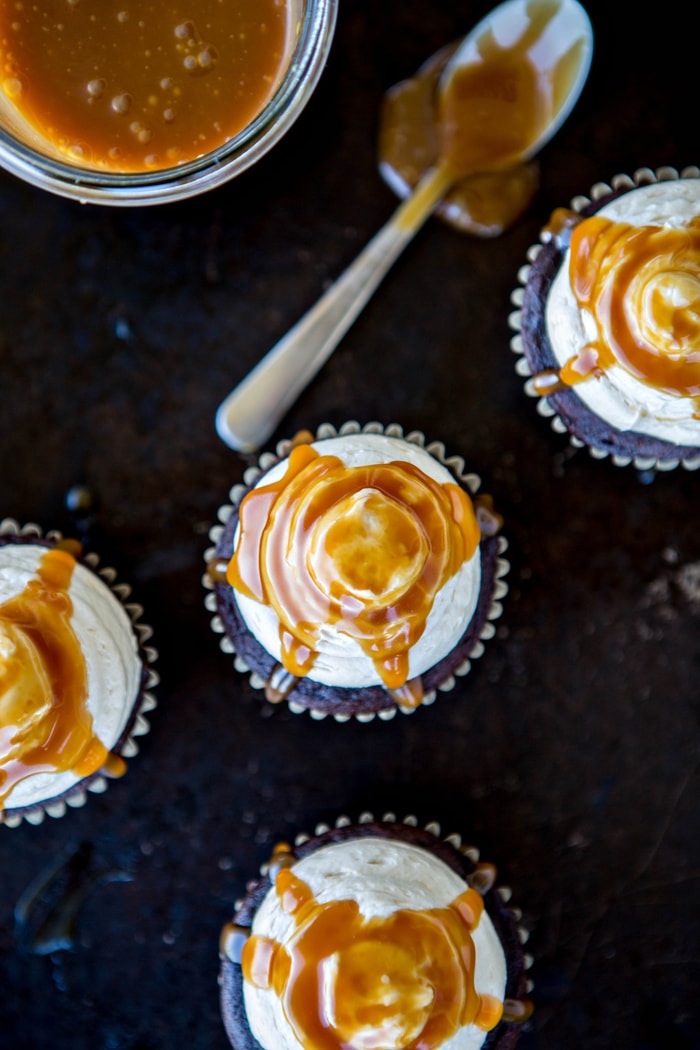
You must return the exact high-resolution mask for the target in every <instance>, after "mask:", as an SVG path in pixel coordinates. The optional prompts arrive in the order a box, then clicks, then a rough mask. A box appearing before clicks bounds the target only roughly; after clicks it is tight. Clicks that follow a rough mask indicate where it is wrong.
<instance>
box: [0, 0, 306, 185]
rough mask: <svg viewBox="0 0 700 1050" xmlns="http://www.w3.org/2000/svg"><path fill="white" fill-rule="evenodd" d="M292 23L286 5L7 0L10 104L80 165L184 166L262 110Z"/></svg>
mask: <svg viewBox="0 0 700 1050" xmlns="http://www.w3.org/2000/svg"><path fill="white" fill-rule="evenodd" d="M290 21H291V20H290V13H289V10H288V5H287V3H286V2H285V0H236V2H235V3H228V2H226V3H224V2H222V0H197V3H196V4H192V3H191V2H188V0H138V2H135V0H34V2H32V3H28V2H23V0H6V2H3V3H2V5H0V99H1V100H2V101H3V103H4V106H5V108H9V109H10V110H12V109H14V110H16V111H17V112H19V113H20V114H21V115H22V117H23V118H24V119H25V120H26V121H27V122H28V123H29V125H30V126H31V127H32V128H33V129H35V131H36V132H37V133H38V134H39V135H41V136H42V137H43V139H45V140H46V141H47V142H48V143H49V144H50V145H51V146H52V147H53V149H54V150H55V152H56V154H57V155H61V154H64V155H66V156H67V157H68V158H69V159H70V160H71V161H72V162H74V163H76V164H79V165H85V166H87V167H92V168H98V169H104V170H107V171H114V172H139V171H149V170H160V169H163V168H169V167H174V166H175V165H177V164H181V163H183V162H184V161H189V160H193V159H194V158H195V157H197V156H200V155H201V154H203V153H207V152H209V151H210V150H213V149H215V148H216V147H218V146H221V145H222V144H223V143H224V142H226V141H227V140H228V139H230V138H232V137H233V136H234V135H236V134H237V133H238V132H239V131H240V130H241V129H242V128H244V127H245V126H246V125H247V124H249V123H250V122H251V121H252V120H253V119H254V118H255V117H256V116H257V115H258V114H259V113H260V111H261V110H262V109H263V107H264V106H265V104H266V103H267V102H268V100H269V99H270V97H271V96H272V94H273V92H274V89H275V87H276V86H277V83H278V81H279V78H280V74H281V70H282V68H283V64H284V59H285V54H286V52H287V48H288V45H289V35H290V32H291V25H290Z"/></svg>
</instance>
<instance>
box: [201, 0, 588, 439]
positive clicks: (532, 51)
mask: <svg viewBox="0 0 700 1050" xmlns="http://www.w3.org/2000/svg"><path fill="white" fill-rule="evenodd" d="M592 51H593V30H592V28H591V24H590V21H589V19H588V15H587V14H586V12H585V11H584V9H583V8H582V7H581V5H580V4H579V3H578V2H577V0H506V3H503V4H501V5H499V6H498V7H496V8H494V10H493V11H491V12H490V13H489V14H488V15H487V16H486V17H485V18H484V19H482V21H481V22H479V23H478V25H477V26H476V27H475V29H473V30H472V31H471V32H470V33H469V34H468V35H467V36H466V37H465V38H464V40H463V41H462V42H461V44H460V45H459V46H458V47H457V49H456V50H455V52H454V53H453V55H452V56H451V58H450V59H449V61H448V62H447V64H446V66H445V68H444V70H443V72H442V73H441V75H440V78H439V81H438V85H437V93H436V102H435V115H436V121H437V132H438V142H439V149H438V154H439V156H438V162H437V164H435V165H434V166H433V167H431V168H430V169H429V170H428V171H427V172H426V173H425V175H423V177H422V178H421V179H420V181H419V182H418V184H417V185H416V187H415V189H414V190H413V191H412V192H411V193H410V195H409V196H408V197H407V199H406V200H405V201H404V202H403V203H402V204H401V205H399V207H398V208H397V210H396V211H395V212H394V214H393V216H392V217H391V219H390V220H389V221H388V222H387V223H386V224H385V225H384V226H383V227H382V229H380V230H379V232H378V233H377V234H375V236H374V237H373V238H372V240H371V241H370V242H369V243H368V244H367V245H366V247H365V248H364V249H363V250H362V252H360V254H359V255H358V256H357V258H356V259H355V260H354V262H352V263H351V264H350V266H349V267H348V268H347V270H345V272H344V273H343V274H342V275H341V276H340V277H339V278H338V280H337V281H335V282H334V284H332V285H331V286H330V288H329V289H328V290H327V291H326V292H325V293H324V295H323V296H321V298H320V299H319V300H318V302H317V303H316V304H315V306H313V307H312V308H311V309H310V310H309V311H308V313H306V314H305V315H304V316H303V317H302V318H301V320H299V321H298V322H297V323H296V324H295V325H294V327H293V328H292V329H290V331H289V332H288V333H287V334H286V335H285V336H284V337H283V338H282V339H281V340H280V341H279V342H278V343H277V344H276V345H275V346H274V347H273V348H272V349H271V350H270V351H269V352H268V353H267V354H266V355H265V357H264V358H263V359H262V360H261V361H260V363H259V364H258V365H256V367H255V368H254V369H253V370H252V371H251V372H250V373H249V374H248V376H247V377H246V378H245V379H243V380H242V382H241V383H240V384H239V385H238V386H237V387H236V388H235V389H234V390H233V391H232V392H231V393H230V394H229V396H228V397H227V398H226V399H225V400H224V401H223V402H222V403H221V405H220V406H219V409H218V411H217V414H216V429H217V432H218V434H219V436H220V437H221V438H222V440H223V441H225V442H226V444H227V445H229V446H230V447H231V448H233V449H236V450H237V451H239V452H249V451H253V450H254V449H257V448H259V447H260V446H261V445H262V444H263V443H264V442H265V440H266V439H267V438H268V437H269V436H270V435H271V434H272V433H273V431H274V430H275V429H276V427H277V425H278V423H279V421H280V420H281V418H282V416H283V415H284V414H285V412H286V411H287V409H288V408H289V407H290V406H291V405H292V404H293V403H294V401H295V400H296V398H297V397H298V395H299V394H300V393H301V391H302V390H303V389H304V388H305V387H306V385H307V384H308V383H309V382H310V381H311V379H312V378H313V377H314V376H315V375H316V373H317V372H318V370H319V369H320V368H321V366H322V365H323V364H324V363H325V362H326V361H327V359H328V358H329V357H330V355H331V353H332V352H333V350H334V349H335V347H336V346H337V345H338V343H339V341H340V340H341V338H342V337H343V335H344V334H345V332H346V331H347V330H348V328H349V327H350V325H351V324H352V323H353V321H354V320H355V319H356V317H357V316H358V314H359V313H360V311H361V310H362V309H363V307H364V306H365V304H366V303H367V302H368V300H369V299H370V297H371V295H372V294H373V292H374V291H375V289H376V288H377V287H378V285H379V283H380V282H381V280H382V278H383V277H384V275H385V274H386V273H387V272H388V270H389V269H390V267H391V266H392V264H393V263H394V261H395V260H396V259H397V258H398V256H399V255H400V254H401V252H402V251H403V249H404V248H405V247H406V245H407V244H408V242H409V241H410V240H411V239H412V237H413V236H414V234H415V233H416V232H417V231H418V230H419V229H420V228H421V226H422V225H423V223H424V222H425V220H426V219H427V218H428V216H429V215H431V214H432V213H433V211H434V210H435V208H436V207H437V206H438V204H439V203H440V202H441V201H442V200H443V199H444V197H445V196H446V194H447V193H448V192H449V191H450V190H451V189H452V188H453V187H454V186H455V185H456V184H457V183H458V182H459V181H460V180H462V179H464V178H465V177H466V176H471V175H478V174H482V173H488V172H501V171H506V170H508V169H510V168H514V167H516V166H518V165H521V164H522V163H523V162H525V161H527V160H529V159H531V158H532V157H533V156H534V155H535V154H536V153H537V152H538V151H539V150H540V149H541V148H542V147H543V146H544V145H545V143H547V142H548V141H549V140H550V139H551V137H552V136H553V135H554V134H555V132H556V131H557V130H558V129H559V128H560V127H561V125H562V123H563V122H564V120H565V119H566V118H567V116H568V115H569V113H570V112H571V110H572V108H573V106H574V105H575V103H576V101H577V99H578V97H579V95H580V93H581V90H582V88H583V85H584V83H585V81H586V77H587V75H588V70H589V68H590V64H591V57H592Z"/></svg>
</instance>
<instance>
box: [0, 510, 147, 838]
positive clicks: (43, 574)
mask: <svg viewBox="0 0 700 1050" xmlns="http://www.w3.org/2000/svg"><path fill="white" fill-rule="evenodd" d="M115 578H116V573H115V571H114V570H113V569H110V568H100V567H99V558H98V557H97V556H96V555H95V554H92V553H87V554H83V553H82V552H81V548H80V544H79V543H77V542H76V541H74V540H67V539H64V538H63V537H62V536H61V534H60V533H59V532H50V533H48V534H47V535H45V536H44V535H43V534H42V530H41V529H40V528H39V527H38V526H37V525H33V524H30V525H24V526H20V525H18V523H17V522H16V521H14V520H13V519H11V518H6V519H4V520H2V521H0V823H4V824H7V825H10V826H15V825H17V824H19V823H21V821H22V820H23V819H26V820H27V821H29V822H30V823H32V824H38V823H40V822H41V821H42V820H43V818H44V815H45V814H47V813H48V814H49V815H50V816H52V817H60V816H62V815H63V814H64V813H65V812H66V806H80V805H82V804H83V803H84V802H85V800H86V798H87V795H86V792H87V791H97V792H99V791H104V790H105V788H106V786H107V781H108V779H110V778H114V777H119V776H121V775H122V774H123V773H124V772H125V770H126V759H128V758H131V757H132V756H133V755H135V754H136V753H137V751H138V748H137V745H136V742H135V739H134V738H135V737H136V736H139V735H141V734H143V733H146V732H147V731H148V729H149V725H148V722H147V721H146V719H145V718H144V712H147V711H149V710H151V709H152V708H153V707H155V706H156V701H155V699H154V697H153V695H152V693H151V692H150V688H151V687H152V686H153V685H155V684H156V682H157V680H158V679H157V675H156V673H155V671H154V670H153V669H152V664H153V662H154V660H155V659H156V652H155V650H154V649H153V648H152V647H151V646H148V645H146V642H147V641H148V639H149V638H150V636H151V633H152V632H151V628H150V627H148V626H146V624H143V623H141V622H140V617H141V614H142V611H143V610H142V609H141V607H140V606H139V605H136V604H133V603H132V604H126V603H125V600H126V599H127V598H128V596H129V594H130V588H129V587H128V585H126V584H123V583H115Z"/></svg>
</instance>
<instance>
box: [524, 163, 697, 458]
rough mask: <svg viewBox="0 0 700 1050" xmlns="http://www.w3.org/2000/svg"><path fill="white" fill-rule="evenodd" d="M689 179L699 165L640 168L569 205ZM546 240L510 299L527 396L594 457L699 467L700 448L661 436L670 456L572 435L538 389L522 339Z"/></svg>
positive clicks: (530, 255) (580, 208)
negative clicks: (534, 270)
mask: <svg viewBox="0 0 700 1050" xmlns="http://www.w3.org/2000/svg"><path fill="white" fill-rule="evenodd" d="M687 178H692V179H696V178H700V168H698V167H695V166H693V167H686V168H683V169H682V170H681V171H678V170H677V169H676V168H672V167H660V168H656V169H655V170H653V169H651V168H638V169H637V170H636V171H635V172H634V174H633V175H631V176H630V175H624V174H620V175H616V176H615V177H614V178H613V179H611V181H610V183H609V184H608V183H606V182H597V183H595V185H594V186H593V187H592V188H591V190H590V193H589V195H588V196H587V197H586V196H583V195H582V194H580V195H578V196H576V197H574V198H573V199H572V201H571V203H570V205H569V206H570V208H571V209H572V210H573V211H575V212H578V213H579V214H581V213H583V212H584V211H585V210H586V209H587V208H589V207H590V206H591V205H592V204H595V203H597V202H598V201H600V200H601V199H603V198H605V197H608V196H610V195H611V194H615V193H620V192H624V191H626V190H632V189H636V188H637V187H639V186H647V185H649V184H651V183H655V182H669V181H674V180H677V179H687ZM546 242H547V237H546V234H544V233H541V234H540V242H539V243H538V244H535V245H532V246H531V247H530V249H529V250H528V252H527V260H528V261H527V263H526V264H525V265H524V266H522V267H521V268H520V270H519V272H518V275H517V276H518V281H519V286H518V287H517V288H516V289H515V290H514V291H513V293H512V295H511V302H512V304H513V306H515V307H516V309H515V310H514V311H513V312H512V313H511V314H510V315H509V317H508V323H509V326H510V328H511V329H513V330H514V332H515V335H513V336H512V338H511V342H510V345H511V349H512V351H513V352H514V353H515V354H517V358H518V359H517V361H516V364H515V371H516V372H517V374H518V375H519V376H521V377H522V378H524V379H525V385H524V386H525V393H526V394H527V395H528V397H532V398H536V399H537V411H538V413H539V414H540V415H541V416H543V417H544V418H546V419H549V421H550V425H551V427H552V429H553V430H554V431H555V432H556V433H558V434H567V435H568V438H569V442H570V444H571V445H572V446H573V447H574V448H577V449H578V448H586V449H587V450H588V452H589V454H590V455H591V456H592V457H593V458H594V459H600V460H602V459H606V458H608V457H609V458H610V459H611V461H612V462H613V463H614V464H615V465H616V466H619V467H625V466H630V465H633V466H634V467H636V468H637V469H638V470H640V471H647V470H658V471H671V470H674V469H675V468H676V467H678V466H681V467H684V468H685V469H686V470H697V469H698V468H699V467H700V451H699V452H694V450H693V451H688V452H687V454H680V455H675V454H674V453H673V448H674V446H673V445H672V444H671V443H670V442H663V441H661V439H659V441H658V442H655V443H657V444H658V443H661V444H665V445H667V446H668V448H669V452H670V455H669V456H668V457H665V456H664V457H660V456H658V455H632V454H629V455H627V454H621V453H616V452H612V451H610V450H609V449H606V448H602V447H601V446H600V445H599V444H596V443H595V441H585V440H583V439H582V438H581V437H579V436H577V435H575V434H572V433H571V432H570V430H569V427H568V426H567V424H566V423H565V422H564V420H563V419H562V418H561V416H560V415H559V414H558V412H557V410H556V408H555V407H554V406H553V405H552V404H551V402H550V400H549V398H548V397H546V396H545V397H543V396H542V395H541V394H540V393H539V392H538V391H537V390H536V389H535V385H534V381H533V376H532V371H531V368H530V364H529V362H528V360H527V358H526V356H525V348H524V345H523V339H522V308H523V301H524V295H525V286H526V284H527V282H528V277H529V274H530V270H531V267H532V264H533V263H534V262H535V260H536V259H537V257H538V255H539V254H540V252H541V251H542V249H543V247H544V245H545V243H546ZM580 406H581V415H582V417H583V416H584V415H588V416H594V415H595V414H594V413H593V412H592V410H591V409H589V408H588V407H587V406H586V405H584V403H583V402H580Z"/></svg>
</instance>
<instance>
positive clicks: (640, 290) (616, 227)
mask: <svg viewBox="0 0 700 1050" xmlns="http://www.w3.org/2000/svg"><path fill="white" fill-rule="evenodd" d="M565 214H566V213H564V215H565ZM566 225H567V223H566V219H565V218H561V217H556V216H555V217H553V219H552V221H551V224H550V230H551V231H552V233H553V235H555V236H556V234H557V231H558V230H561V229H562V228H566ZM570 237H571V240H570V257H569V277H570V281H571V288H572V291H573V293H574V296H575V298H576V301H577V303H578V305H579V307H580V308H581V310H585V311H587V312H588V313H589V314H590V316H591V317H592V318H593V321H594V324H595V329H596V335H595V337H594V338H593V339H592V340H591V341H590V342H588V343H587V344H586V345H585V346H583V347H582V348H581V350H580V351H579V352H578V353H577V354H576V355H575V356H574V357H572V358H571V359H570V360H569V361H567V362H566V363H565V364H564V365H563V367H562V368H560V369H559V371H558V372H557V371H555V370H551V369H550V370H546V371H545V372H542V373H540V374H539V375H537V376H535V377H534V383H535V389H536V390H537V392H538V393H541V394H543V395H546V394H549V393H554V392H556V391H557V390H559V389H561V388H562V387H564V386H573V385H575V384H577V383H580V382H583V381H585V380H586V379H589V378H591V377H592V376H600V375H602V374H603V373H604V372H605V371H606V370H608V369H609V368H611V367H612V366H613V365H619V366H621V367H622V368H624V369H625V370H626V371H627V372H628V373H630V374H631V375H633V376H634V377H635V378H636V379H638V380H640V382H642V383H644V384H646V385H647V386H649V387H652V388H654V389H656V390H660V391H664V392H665V393H668V394H671V395H673V396H676V397H686V398H691V399H692V400H693V401H694V402H695V405H696V412H695V414H696V415H697V414H698V412H699V411H700V218H698V219H695V220H694V221H693V222H692V223H690V224H689V225H688V226H686V227H684V228H682V229H669V228H667V227H665V226H632V225H630V224H628V223H624V222H615V221H613V220H611V219H607V218H604V217H603V216H598V215H593V216H591V217H590V218H587V219H584V220H582V221H579V222H578V224H576V225H572V226H571V227H570Z"/></svg>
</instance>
